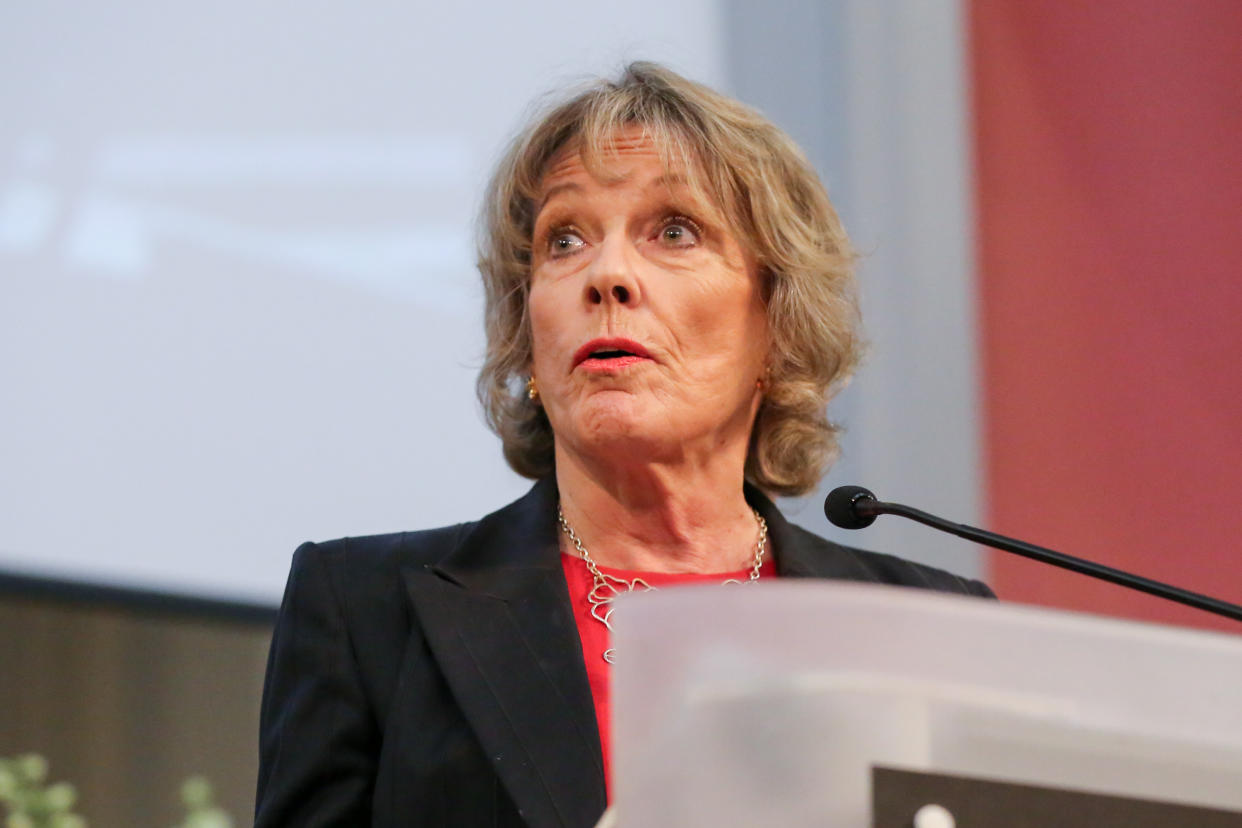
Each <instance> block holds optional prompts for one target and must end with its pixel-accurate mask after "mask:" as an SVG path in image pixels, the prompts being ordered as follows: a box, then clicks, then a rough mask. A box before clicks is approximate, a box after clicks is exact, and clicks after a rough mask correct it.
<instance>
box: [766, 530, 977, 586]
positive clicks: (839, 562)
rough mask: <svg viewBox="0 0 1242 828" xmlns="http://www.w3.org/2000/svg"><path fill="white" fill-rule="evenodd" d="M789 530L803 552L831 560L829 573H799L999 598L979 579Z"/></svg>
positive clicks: (812, 534)
mask: <svg viewBox="0 0 1242 828" xmlns="http://www.w3.org/2000/svg"><path fill="white" fill-rule="evenodd" d="M790 530H791V531H792V532H793V533H794V534H795V535H796V536H797V539H798V545H799V546H801V547H802V548H803V550H804V551H809V552H811V553H812V555H813V556H815V557H816V558H819V559H821V560H822V561H824V562H830V563H826V564H825V566H827V567H828V571H827V572H823V573H820V572H805V573H796V574H808V575H821V574H822V575H823V576H826V577H838V578H847V579H850V580H858V581H870V582H874V583H881V584H892V585H894V586H908V587H915V588H919V589H932V590H936V591H937V592H955V593H959V594H964V595H976V596H979V597H983V598H995V597H996V594H995V593H994V592H992V590H991V588H990V587H988V585H987V584H985V583H984V582H983V581H980V580H976V579H973V578H964V577H962V576H961V575H957V574H954V573H952V572H949V571H947V570H944V569H938V568H936V567H934V566H928V565H927V564H921V563H915V562H914V561H909V560H906V559H905V558H900V557H898V556H896V555H888V554H885V553H882V552H871V551H869V550H866V549H858V548H856V547H853V546H846V545H844V544H840V543H836V542H835V541H830V540H828V539H827V538H823V537H820V536H819V535H816V534H815V533H813V532H810V531H808V530H806V529H803V528H802V527H800V526H795V525H792V524H791V525H790ZM778 554H779V553H778Z"/></svg>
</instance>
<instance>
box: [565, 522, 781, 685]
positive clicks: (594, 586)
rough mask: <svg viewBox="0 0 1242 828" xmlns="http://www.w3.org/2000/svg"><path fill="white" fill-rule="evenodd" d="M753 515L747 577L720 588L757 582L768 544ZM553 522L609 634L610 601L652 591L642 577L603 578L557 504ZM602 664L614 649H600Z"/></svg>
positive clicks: (612, 655) (614, 654) (729, 580)
mask: <svg viewBox="0 0 1242 828" xmlns="http://www.w3.org/2000/svg"><path fill="white" fill-rule="evenodd" d="M750 511H751V512H752V513H753V514H754V516H755V522H756V523H758V524H759V540H758V542H757V543H756V544H755V557H754V559H753V560H752V561H751V566H750V575H749V576H748V577H747V578H746V580H745V581H742V580H739V579H737V578H726V579H725V580H724V581H721V585H722V586H723V585H725V584H743V583H745V584H753V583H754V582H755V581H758V580H759V570H760V569H761V568H762V567H763V550H764V549H765V548H766V547H767V545H768V522H767V521H766V520H764V519H763V515H761V514H759V512H758V511H757V510H756V509H751V510H750ZM556 521H557V523H559V524H560V525H561V531H562V532H564V533H565V537H567V538H569V540H570V542H571V543H573V545H574V550H575V551H577V553H578V557H580V558H582V562H583V563H585V564H586V567H587V570H588V571H589V572H590V573H591V579H592V583H591V591H590V592H588V593H587V603H588V604H590V605H591V616H592V617H593V618H594V619H595V620H596V621H598V622H600V623H601V624H603V625H604V626H605V627H606V628H607V629H608V632H610V633H611V632H612V621H611V619H612V611H613V609H614V607H613V606H612V602H613V600H614V599H615V598H616V597H617V596H618V595H621V594H622V593H625V592H633V591H634V590H636V589H639V590H642V591H643V592H649V591H651V590H654V589H655V587H653V586H652V585H651V584H649V583H647V582H646V581H644V580H643V579H642V578H634V579H633V580H628V581H627V580H626V579H625V578H618V577H616V576H615V575H606V574H604V573H603V572H601V571H600V569H599V567H598V566H596V564H595V559H594V558H592V557H591V553H589V552H587V549H586V547H585V546H583V545H582V539H581V538H579V537H578V534H577V533H576V532H574V528H573V527H572V526H570V525H569V521H567V520H565V513H564V512H563V511H562V510H561V504H559V503H557V504H556ZM603 656H604V661H607V662H608V663H609V664H616V663H617V650H616V648H615V647H609V648H608V649H607V650H604V653H603Z"/></svg>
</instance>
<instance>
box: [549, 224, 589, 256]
mask: <svg viewBox="0 0 1242 828" xmlns="http://www.w3.org/2000/svg"><path fill="white" fill-rule="evenodd" d="M583 244H585V242H584V241H583V240H582V237H581V236H579V235H578V234H577V233H574V232H571V231H569V230H561V231H559V232H557V233H553V234H552V238H551V239H550V240H549V242H548V249H549V250H550V251H551V254H552V255H553V256H565V255H568V254H570V253H573V252H574V251H576V250H577V249H578V248H580V247H582V245H583Z"/></svg>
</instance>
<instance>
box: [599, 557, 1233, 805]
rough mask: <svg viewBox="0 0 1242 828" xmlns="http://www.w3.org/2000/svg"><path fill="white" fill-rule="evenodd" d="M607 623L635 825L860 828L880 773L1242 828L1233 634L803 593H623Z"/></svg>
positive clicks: (852, 590)
mask: <svg viewBox="0 0 1242 828" xmlns="http://www.w3.org/2000/svg"><path fill="white" fill-rule="evenodd" d="M613 620H614V626H615V633H614V643H615V646H616V649H617V653H618V663H617V664H616V665H615V667H614V668H613V682H614V683H613V731H612V732H613V746H614V747H613V788H612V791H613V800H614V802H615V804H616V810H617V814H616V816H617V824H618V825H620V826H622V828H636V827H637V826H642V828H658V826H735V825H736V826H756V825H781V826H785V825H788V826H804V825H805V826H810V825H816V826H835V828H865V827H866V826H871V825H872V824H873V822H872V819H873V804H874V801H875V800H874V799H873V795H874V790H873V788H874V785H873V781H874V780H875V779H876V778H877V777H876V774H877V770H876V769H877V768H878V769H881V770H880V773H881V774H883V773H887V772H888V771H892V772H894V773H896V776H892V775H890V776H887V777H884V780H885V784H886V785H890V786H891V784H897V786H898V787H901V786H902V785H904V784H905V783H904V782H903V781H902V780H903V779H906V778H907V775H909V776H910V777H911V778H915V779H921V780H922V781H923V783H928V782H929V780H930V785H931V787H930V788H926V789H925V790H924V794H925V795H926V796H928V797H930V798H932V799H935V798H936V792H937V791H938V790H940V791H948V789H947V788H945V787H944V786H941V787H937V783H936V780H937V779H940V778H942V777H943V778H947V779H950V780H954V779H956V780H966V781H967V782H968V783H971V784H973V783H976V782H977V783H982V784H985V789H983V792H982V793H977V794H976V793H971V792H970V791H972V790H973V789H967V794H965V795H966V796H967V797H968V799H969V800H970V801H971V802H978V801H981V800H982V799H986V798H987V797H988V796H991V795H992V794H990V793H987V790H993V791H995V790H1000V791H1001V793H1000V794H998V795H999V796H1000V797H1001V800H1003V801H1001V802H1000V803H999V804H995V803H991V804H989V806H988V807H1005V803H1006V802H1007V803H1008V807H1010V808H1011V809H1020V810H1021V811H1022V813H1025V814H1026V815H1027V816H1028V817H1029V816H1030V815H1031V813H1032V812H1033V811H1034V810H1038V809H1039V808H1041V807H1042V808H1045V809H1049V808H1050V809H1051V810H1050V811H1048V813H1051V814H1054V815H1056V814H1060V816H1061V817H1064V820H1063V821H1057V819H1056V818H1052V819H1051V821H1048V822H1041V820H1034V819H1032V820H1031V821H1030V822H1021V824H1050V825H1070V824H1079V823H1076V822H1072V821H1069V820H1070V816H1072V815H1070V814H1066V813H1065V811H1066V810H1073V811H1075V812H1078V811H1081V812H1083V813H1088V812H1091V813H1094V812H1093V811H1090V808H1092V807H1097V806H1098V807H1100V808H1103V809H1104V810H1103V811H1100V813H1107V812H1108V805H1107V802H1108V801H1110V800H1109V797H1098V799H1099V801H1096V797H1093V796H1084V795H1099V794H1107V795H1109V796H1110V797H1113V798H1116V801H1129V804H1130V805H1132V806H1133V805H1135V800H1137V801H1138V805H1139V806H1142V805H1143V803H1144V802H1150V803H1151V807H1152V808H1153V809H1154V808H1157V807H1165V808H1168V809H1170V810H1168V811H1166V812H1165V813H1166V817H1165V818H1163V819H1161V818H1159V817H1156V816H1151V818H1152V819H1156V820H1157V821H1154V822H1142V821H1139V822H1135V821H1133V817H1131V818H1129V824H1153V825H1155V824H1165V825H1171V824H1181V823H1179V822H1178V821H1177V820H1175V819H1172V818H1171V817H1168V816H1167V814H1171V813H1174V812H1178V813H1183V814H1191V815H1193V814H1198V817H1194V818H1191V817H1188V819H1190V821H1188V822H1185V823H1184V824H1188V825H1189V824H1194V825H1202V826H1208V825H1213V826H1215V825H1239V826H1242V637H1238V636H1233V635H1227V634H1222V633H1207V632H1198V631H1192V630H1185V629H1176V628H1170V627H1162V626H1156V625H1150V624H1139V623H1132V622H1125V621H1118V620H1113V619H1106V618H1099V617H1094V616H1088V615H1082V614H1075V613H1066V612H1060V611H1053V610H1045V609H1037V608H1033V607H1024V606H1017V605H1006V604H1004V603H1000V602H995V601H987V600H981V599H974V598H964V597H957V596H947V595H940V594H933V593H927V592H923V591H920V590H913V589H900V588H890V587H880V586H872V585H861V584H843V583H829V582H808V581H779V582H772V583H765V584H759V585H756V586H753V587H750V586H747V587H730V588H721V587H719V586H710V587H708V586H702V587H684V588H678V589H668V590H662V591H659V592H649V593H644V594H641V595H627V596H625V597H624V599H623V600H622V601H620V602H619V605H618V607H617V610H616V613H615V616H614V619H613ZM905 772H912V774H905ZM929 774H930V775H929ZM894 780H896V781H895V782H894ZM986 783H1006V784H993V785H992V786H991V787H990V788H988V787H986ZM1015 783H1016V784H1015ZM949 787H951V786H949ZM1005 791H1010V792H1011V793H1012V792H1013V791H1017V792H1018V793H1022V792H1024V791H1025V792H1027V793H1030V792H1032V791H1034V792H1035V793H1040V792H1044V793H1050V794H1052V795H1054V798H1053V800H1051V801H1049V800H1044V804H1043V805H1032V804H1030V803H1031V802H1038V801H1039V800H1038V799H1036V800H1030V799H1028V800H1023V799H1022V798H1021V796H1017V798H1013V797H1010V798H1009V799H1005V794H1004V792H1005ZM1058 792H1063V793H1064V794H1065V796H1064V797H1063V798H1062V799H1061V800H1056V798H1055V795H1056V794H1057V793H1058ZM957 795H958V796H959V800H960V797H961V796H963V794H962V792H961V790H958V794H957ZM944 796H945V797H949V796H951V793H949V792H946V793H944ZM1075 797H1077V798H1075ZM1023 802H1026V803H1027V804H1025V805H1023V804H1021V803H1023ZM1050 803H1051V804H1050ZM1101 803H1103V804H1101ZM1186 806H1194V808H1195V809H1201V810H1194V809H1192V808H1190V807H1186ZM1179 808H1180V810H1179ZM1058 809H1060V810H1059V811H1058ZM879 810H883V809H882V808H881V809H879ZM889 810H892V809H891V808H890V809H889ZM949 810H950V811H951V810H952V808H950V809H949ZM959 810H960V808H959ZM1141 811H1142V808H1141V807H1140V810H1139V812H1141ZM980 813H982V811H981V812H980ZM990 813H995V811H994V810H993V811H991V812H990ZM1115 813H1121V812H1115ZM1135 813H1138V812H1135ZM1157 813H1158V812H1157V811H1154V810H1153V811H1150V812H1149V814H1148V816H1150V815H1151V814H1157ZM1218 818H1219V820H1220V821H1215V820H1217V819H1218ZM901 819H902V820H904V821H902V822H899V823H898V824H902V825H906V826H908V825H916V824H918V823H917V822H914V821H912V820H913V815H909V816H905V817H901ZM1092 821H1093V822H1095V824H1098V825H1105V824H1114V823H1110V822H1109V820H1108V818H1106V817H1101V816H1097V817H1095V818H1093V820H1092ZM978 823H979V820H975V824H978ZM1019 823H1020V820H1019V819H1018V817H1017V816H1014V818H1013V819H1012V820H1011V821H1009V822H1002V823H995V824H1002V825H1010V824H1011V825H1018V824H1019ZM929 824H930V823H929ZM941 824H952V823H951V822H943V821H942V823H941ZM968 824H971V823H970V822H969V821H967V822H965V823H964V822H962V821H961V815H960V813H959V814H958V821H957V828H967V826H968ZM881 828H887V826H881Z"/></svg>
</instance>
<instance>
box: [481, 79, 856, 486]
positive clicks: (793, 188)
mask: <svg viewBox="0 0 1242 828" xmlns="http://www.w3.org/2000/svg"><path fill="white" fill-rule="evenodd" d="M634 126H639V127H642V128H643V129H644V130H645V131H646V133H647V134H648V135H649V136H651V138H652V139H653V141H654V142H655V144H656V145H657V146H658V147H659V148H660V152H661V154H662V156H663V158H664V161H665V163H666V165H671V164H679V165H680V166H681V167H682V168H684V169H685V170H686V172H687V175H689V176H690V177H691V182H692V186H694V187H695V188H696V189H698V190H699V191H700V192H701V193H702V194H703V195H704V196H705V197H706V198H708V199H710V200H711V202H712V203H713V204H715V205H717V206H719V207H720V208H721V209H722V212H723V213H724V215H725V217H726V219H727V220H728V221H729V223H730V225H731V229H732V230H733V231H734V232H735V233H736V235H737V236H738V238H739V240H740V241H741V242H742V244H743V245H746V246H747V247H748V248H749V250H750V251H751V252H752V254H753V255H754V256H755V259H756V261H757V262H758V264H759V267H760V272H761V274H762V275H763V280H764V298H765V302H766V308H767V315H768V323H769V328H770V331H771V334H770V339H771V352H770V354H769V357H768V363H767V364H768V375H767V376H768V378H767V381H766V383H765V391H764V395H763V399H762V402H761V403H760V406H759V412H758V414H757V416H756V418H755V423H754V426H753V428H752V430H751V440H750V446H749V450H748V453H747V457H746V468H745V476H746V479H747V480H749V481H750V482H752V483H753V484H755V485H756V486H758V487H759V488H761V489H763V490H765V491H767V492H770V493H772V494H780V495H798V494H805V493H806V492H808V491H810V490H812V489H814V487H815V485H816V484H817V483H818V482H819V479H820V478H821V477H822V476H823V473H824V472H825V471H826V470H827V467H828V465H829V463H830V462H831V461H832V459H833V458H834V457H835V455H836V452H837V439H836V438H837V428H836V427H835V426H834V425H833V424H831V423H830V422H829V421H828V418H827V411H826V407H827V403H828V400H829V399H830V397H831V396H832V394H833V393H835V391H836V390H837V389H839V388H840V387H841V386H842V385H843V384H844V382H845V381H846V380H847V379H848V378H849V376H850V374H851V373H852V371H853V369H854V366H855V365H856V363H857V361H858V356H859V350H860V344H859V327H858V302H857V297H856V289H855V282H854V273H853V264H854V253H853V249H852V248H851V246H850V242H849V239H848V237H847V236H846V234H845V229H844V228H843V227H842V226H841V221H840V219H839V218H838V217H837V213H836V210H835V209H833V206H832V203H831V202H830V201H829V200H828V195H827V193H826V192H825V191H824V187H823V185H822V184H821V183H820V181H819V177H818V176H817V175H816V174H815V171H814V169H813V168H812V167H811V165H810V163H809V162H808V161H807V159H806V156H804V155H803V153H802V151H801V150H799V149H798V147H797V146H796V145H795V144H794V143H793V141H792V140H790V138H789V137H788V136H787V135H785V133H784V132H782V131H781V130H780V129H778V128H777V127H776V126H774V125H773V124H772V123H771V122H769V121H768V120H767V119H766V118H764V117H763V116H762V115H760V114H759V113H758V112H756V111H754V110H752V109H750V108H749V107H746V106H744V105H742V104H740V103H738V102H737V101H734V100H731V99H729V98H726V97H724V96H723V95H720V94H718V93H716V92H714V91H712V90H710V89H708V88H707V87H705V86H701V85H699V84H697V83H693V82H691V81H689V80H687V79H685V78H683V77H681V76H680V75H677V74H676V73H674V72H672V71H670V70H668V69H666V68H664V67H662V66H659V65H657V64H653V63H632V64H630V65H629V66H627V67H626V68H625V70H624V72H623V73H622V75H621V77H620V78H619V79H618V80H617V81H615V82H609V81H598V82H595V83H593V84H592V85H590V86H588V87H587V88H585V89H583V90H581V91H579V92H578V93H577V94H575V95H574V96H573V97H571V98H570V99H568V100H566V101H564V102H563V103H561V104H559V105H557V106H555V107H553V108H551V109H550V110H549V111H547V112H546V113H545V114H543V115H542V116H541V117H539V118H537V119H536V120H534V121H533V122H532V123H531V124H530V125H529V126H528V127H527V128H526V129H525V130H524V131H523V132H521V133H520V134H519V135H518V136H517V138H515V139H514V141H513V142H512V143H511V144H510V146H509V148H508V150H507V152H506V153H505V155H504V157H503V158H502V160H501V161H500V164H499V165H498V167H497V169H496V172H495V173H494V175H493V176H492V179H491V183H490V185H489V186H488V189H487V195H486V200H485V202H484V207H483V211H482V215H481V222H480V224H481V226H480V240H479V270H480V272H481V273H482V275H483V284H484V288H485V292H486V321H485V324H486V330H487V354H486V357H485V360H484V363H483V367H482V370H481V371H480V373H479V379H478V394H479V400H480V401H481V402H482V404H483V410H484V413H485V415H486V417H487V422H488V424H489V425H490V426H491V428H492V429H493V430H494V431H495V432H496V433H497V434H498V435H500V439H501V441H502V443H503V444H504V454H505V459H506V460H508V462H509V465H510V466H512V467H513V469H514V471H516V472H517V473H518V474H521V475H524V476H526V477H543V476H545V475H547V474H550V473H551V472H552V471H553V468H554V455H553V435H552V426H551V424H550V423H549V422H548V418H547V416H546V415H545V414H544V411H543V408H542V407H541V406H539V405H538V404H537V403H535V402H533V401H531V400H530V399H529V397H528V395H527V393H526V388H525V380H526V376H527V373H528V372H529V370H530V366H531V362H532V356H533V355H532V350H531V349H532V344H531V341H532V338H531V327H530V314H529V307H528V298H529V293H530V271H531V236H532V233H533V232H534V222H535V218H536V216H535V210H536V201H535V199H536V198H537V196H538V193H539V188H540V185H541V183H542V179H543V176H544V174H545V172H546V170H547V168H548V165H549V163H550V162H551V161H552V160H553V159H554V157H555V156H557V155H558V154H559V153H560V152H562V151H563V150H566V149H574V150H577V151H579V152H581V153H582V156H583V161H584V163H585V164H586V166H587V168H588V169H591V170H592V172H595V170H596V169H601V168H602V167H601V162H600V160H599V159H600V158H601V156H602V155H603V154H606V153H607V152H608V151H609V147H610V145H611V142H612V141H613V140H614V138H615V137H616V135H617V134H618V133H619V132H620V131H621V130H623V129H625V128H627V127H634Z"/></svg>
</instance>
